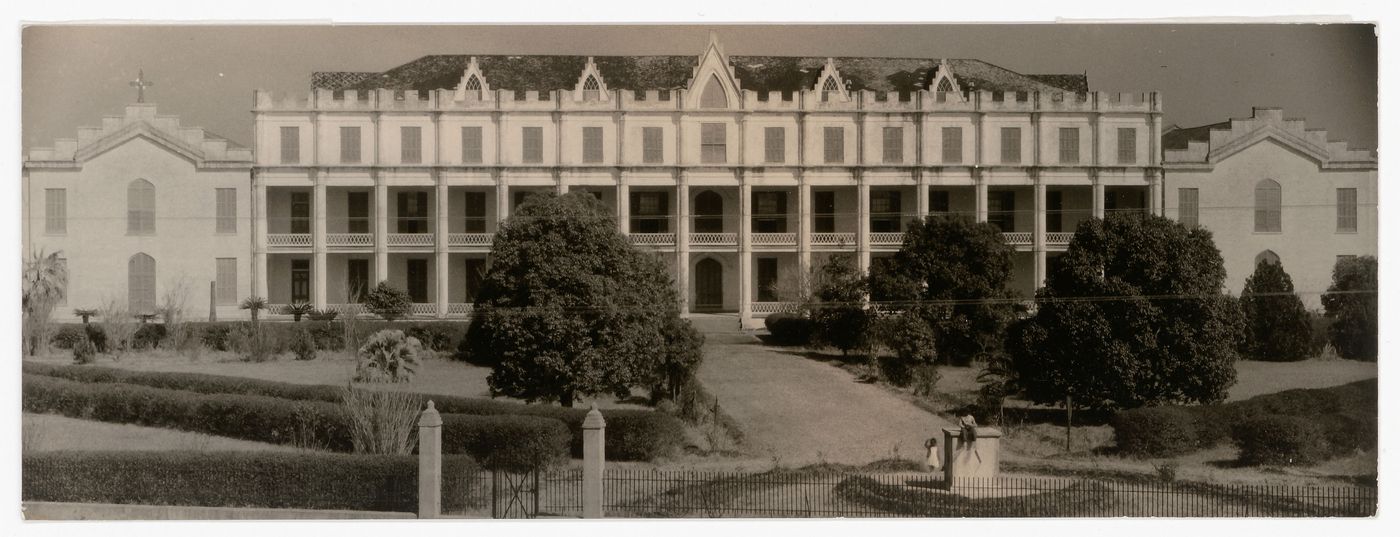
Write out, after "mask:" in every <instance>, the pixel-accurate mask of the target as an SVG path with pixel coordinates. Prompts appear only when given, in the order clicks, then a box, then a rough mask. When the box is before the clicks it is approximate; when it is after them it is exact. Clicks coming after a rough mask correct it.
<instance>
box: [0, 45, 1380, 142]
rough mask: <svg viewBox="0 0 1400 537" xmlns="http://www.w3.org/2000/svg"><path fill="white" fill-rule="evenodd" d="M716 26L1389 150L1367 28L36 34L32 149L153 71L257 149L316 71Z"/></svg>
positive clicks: (25, 68)
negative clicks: (268, 109) (1031, 79)
mask: <svg viewBox="0 0 1400 537" xmlns="http://www.w3.org/2000/svg"><path fill="white" fill-rule="evenodd" d="M711 30H714V31H716V32H717V33H718V35H719V38H720V41H721V42H722V44H723V45H724V49H725V52H726V53H728V54H730V55H793V56H796V55H802V56H889V57H916V58H976V59H980V60H984V61H987V62H990V63H993V64H997V65H1000V66H1002V67H1005V68H1007V69H1011V70H1012V71H1017V72H1021V73H1027V74H1041V73H1086V74H1087V75H1088V79H1089V86H1090V89H1091V90H1095V91H1104V92H1143V91H1158V92H1161V94H1162V99H1163V102H1164V107H1165V111H1166V112H1165V121H1164V124H1165V125H1173V124H1175V125H1180V126H1183V127H1192V126H1197V125H1204V124H1209V123H1216V122H1220V121H1225V120H1227V119H1229V118H1239V117H1249V115H1250V112H1251V107H1263V106H1274V107H1282V108H1284V112H1285V116H1287V117H1290V118H1302V119H1306V120H1307V122H1308V127H1309V128H1324V129H1327V130H1328V131H1329V137H1330V138H1331V139H1332V140H1334V141H1337V140H1345V141H1347V142H1349V144H1350V145H1351V147H1353V148H1357V149H1363V148H1364V149H1374V148H1375V147H1376V138H1377V126H1376V125H1377V117H1376V115H1377V108H1376V102H1377V78H1376V77H1377V63H1376V62H1377V49H1376V34H1375V27H1374V26H1371V25H1364V24H1351V25H1342V24H1336V25H1318V24H1255V25H1239V24H1230V25H1225V24H1211V25H1200V24H1198V25H1180V24H1176V25H1167V24H1158V25H1142V24H1099V25H1083V24H1081V25H1071V24H1012V25H1006V24H1003V25H970V24H963V25H781V26H775V25H728V26H727V25H683V26H676V25H671V26H659V25H621V26H559V25H552V26H504V25H494V26H426V25H394V26H377V25H343V24H342V25H322V26H292V25H247V26H223V25H170V26H114V25H104V26H59V25H48V26H28V27H26V28H25V29H24V30H23V33H22V47H23V48H22V51H21V78H22V80H21V90H22V92H23V94H22V101H21V102H22V111H21V114H22V121H23V135H22V143H23V145H24V147H25V148H26V149H28V148H33V147H47V146H50V145H52V143H53V140H54V139H55V138H72V137H75V136H76V134H77V128H78V127H80V126H91V125H98V124H100V121H101V118H102V117H103V116H107V115H119V114H121V112H122V107H123V106H124V105H125V104H126V103H129V102H134V101H135V99H136V91H135V89H134V88H132V87H130V86H129V84H128V82H129V81H130V80H132V79H134V78H135V77H136V74H137V71H138V70H144V72H145V77H146V79H148V80H150V81H153V82H154V84H155V85H154V86H152V87H151V88H149V89H148V90H147V102H153V103H157V104H158V106H159V109H160V112H161V113H163V114H174V115H178V116H180V118H181V122H182V124H184V125H186V126H199V127H204V128H206V129H209V130H211V131H212V132H215V133H217V134H219V135H222V136H225V137H227V138H229V139H231V140H233V141H235V142H237V143H239V144H242V145H244V146H247V145H249V142H250V140H251V139H252V115H251V112H250V110H251V108H252V105H253V92H254V90H257V89H264V90H271V91H277V92H306V91H307V90H308V89H309V83H310V75H311V73H312V72H314V71H384V70H387V69H390V68H392V67H395V66H398V65H400V64H403V63H407V62H409V61H411V60H413V59H415V58H418V57H420V56H423V55H427V54H483V55H485V54H576V55H598V56H603V55H628V54H636V55H652V54H693V55H697V56H698V55H699V53H700V52H701V50H702V49H703V48H704V46H705V44H706V42H707V39H708V33H709V31H711ZM487 76H488V77H489V76H490V73H487Z"/></svg>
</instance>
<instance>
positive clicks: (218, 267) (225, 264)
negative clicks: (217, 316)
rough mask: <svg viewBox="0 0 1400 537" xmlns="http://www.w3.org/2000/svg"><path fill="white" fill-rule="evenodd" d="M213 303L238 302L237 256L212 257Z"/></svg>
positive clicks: (226, 303)
mask: <svg viewBox="0 0 1400 537" xmlns="http://www.w3.org/2000/svg"><path fill="white" fill-rule="evenodd" d="M214 303H215V304H218V305H221V306H224V305H230V304H237V303H238V258H236V257H219V258H215V259H214Z"/></svg>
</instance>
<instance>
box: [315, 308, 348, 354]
mask: <svg viewBox="0 0 1400 537" xmlns="http://www.w3.org/2000/svg"><path fill="white" fill-rule="evenodd" d="M331 313H335V312H331ZM312 319H315V317H312ZM309 329H310V331H311V339H312V341H315V342H316V348H317V349H319V350H323V351H338V350H341V349H344V348H345V330H344V329H343V328H342V327H340V326H336V325H335V323H330V322H317V323H313V324H312V325H311V326H310V327H309Z"/></svg>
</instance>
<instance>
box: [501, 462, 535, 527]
mask: <svg viewBox="0 0 1400 537" xmlns="http://www.w3.org/2000/svg"><path fill="white" fill-rule="evenodd" d="M539 514H540V471H539V469H535V470H531V471H528V472H524V473H516V472H507V471H503V470H493V471H492V472H491V518H535V517H536V516H539Z"/></svg>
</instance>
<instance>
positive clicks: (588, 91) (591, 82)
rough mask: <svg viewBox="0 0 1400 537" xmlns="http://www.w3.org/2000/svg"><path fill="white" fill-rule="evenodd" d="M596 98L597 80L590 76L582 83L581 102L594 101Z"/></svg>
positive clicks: (597, 95)
mask: <svg viewBox="0 0 1400 537" xmlns="http://www.w3.org/2000/svg"><path fill="white" fill-rule="evenodd" d="M598 98H599V94H598V79H597V78H593V77H591V76H590V77H588V80H585V81H583V100H585V101H596V100H598Z"/></svg>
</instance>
